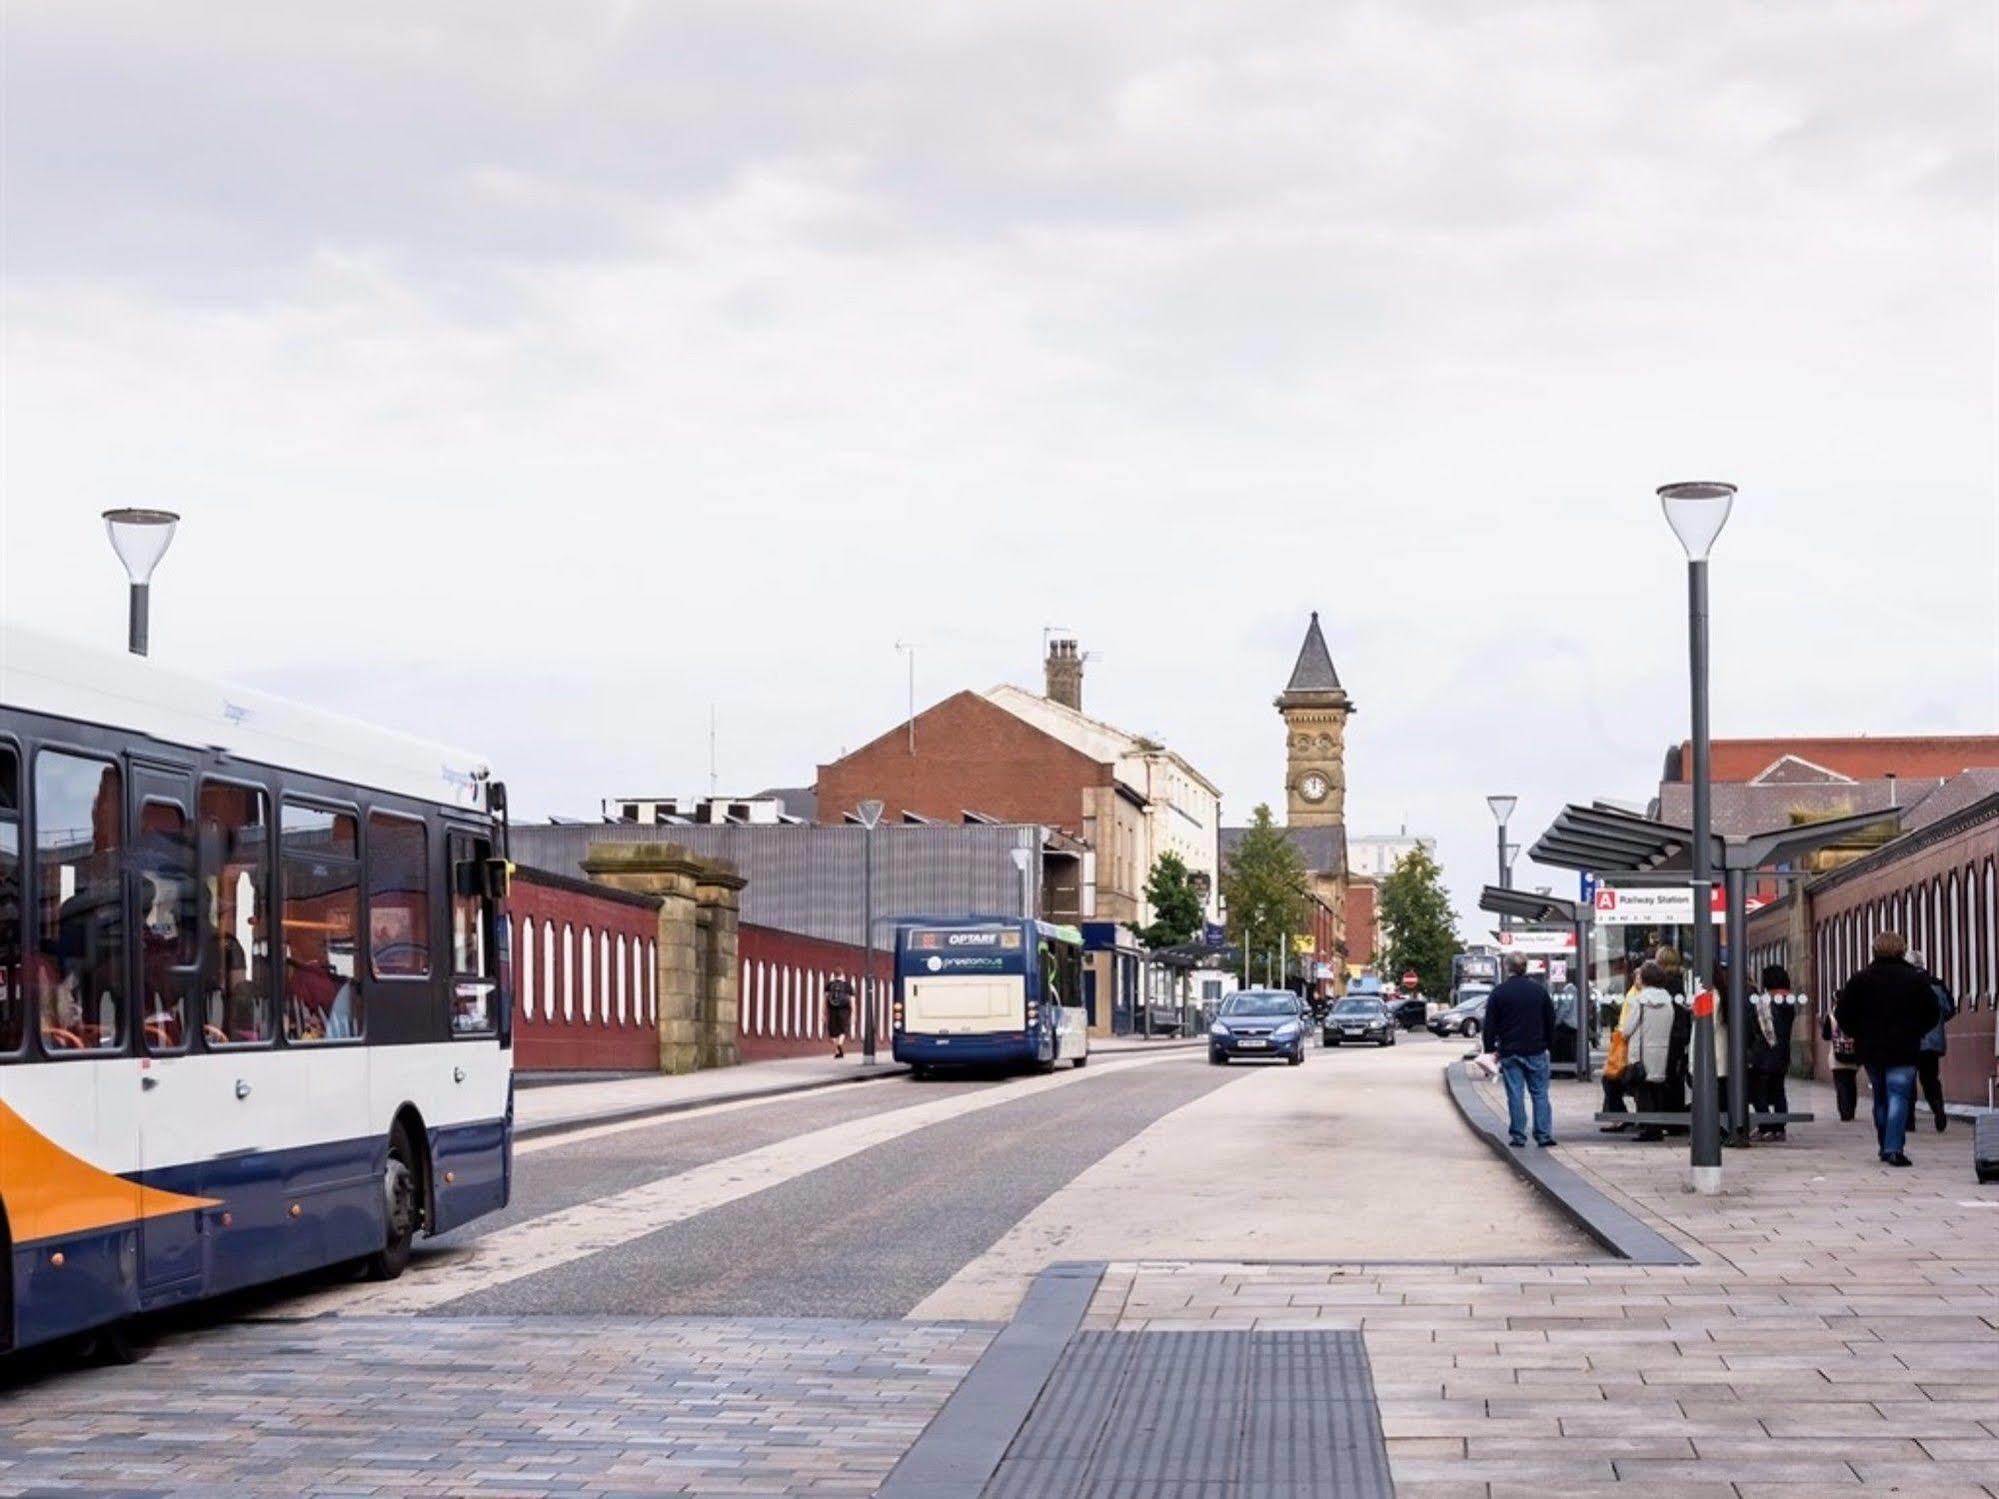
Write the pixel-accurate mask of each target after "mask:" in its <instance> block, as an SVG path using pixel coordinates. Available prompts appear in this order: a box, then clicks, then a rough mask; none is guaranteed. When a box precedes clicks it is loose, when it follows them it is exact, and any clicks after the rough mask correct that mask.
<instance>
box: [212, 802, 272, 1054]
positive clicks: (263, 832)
mask: <svg viewBox="0 0 1999 1499" xmlns="http://www.w3.org/2000/svg"><path fill="white" fill-rule="evenodd" d="M268 805H269V803H268V801H267V799H266V797H265V795H264V792H263V790H262V789H261V788H260V787H256V786H230V785H225V784H223V783H221V782H218V781H209V782H207V783H206V784H204V785H203V786H202V788H201V871H202V882H203V886H204V889H205V893H206V906H207V911H208V921H207V932H206V939H205V940H206V942H207V946H208V982H207V987H206V990H205V991H204V992H205V996H206V998H205V1001H204V1005H203V1016H202V1021H203V1023H202V1035H203V1038H204V1039H205V1040H206V1042H207V1044H208V1045H210V1046H255V1045H260V1044H264V1043H268V1042H269V1041H270V1039H271V1037H272V1035H273V1034H274V1031H275V1027H273V1025H272V1024H271V915H270V904H269V903H270V873H269V864H270V815H269V812H268V811H267V807H268Z"/></svg>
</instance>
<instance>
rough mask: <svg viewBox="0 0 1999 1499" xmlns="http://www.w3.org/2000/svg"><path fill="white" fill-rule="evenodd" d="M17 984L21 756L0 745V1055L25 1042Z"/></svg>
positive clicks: (24, 1009) (24, 1008) (23, 998)
mask: <svg viewBox="0 0 1999 1499" xmlns="http://www.w3.org/2000/svg"><path fill="white" fill-rule="evenodd" d="M23 988H24V986H23V984H22V982H21V756H20V753H19V751H17V750H16V749H15V748H14V746H13V745H11V744H0V1054H6V1055H12V1054H14V1053H15V1052H18V1051H19V1050H20V1049H21V1046H22V1043H23V1042H25V1041H26V1040H27V1039H28V1004H27V995H26V994H25V993H24V992H23Z"/></svg>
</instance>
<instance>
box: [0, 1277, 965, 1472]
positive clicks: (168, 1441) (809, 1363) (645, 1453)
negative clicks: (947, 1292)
mask: <svg viewBox="0 0 1999 1499" xmlns="http://www.w3.org/2000/svg"><path fill="white" fill-rule="evenodd" d="M994 1331H995V1329H993V1328H991V1327H971V1326H950V1325H943V1324H934V1323H933V1324H923V1323H914V1322H846V1321H830V1320H828V1321H821V1320H779V1319H769V1320H758V1319H737V1320H699V1319H687V1318H673V1317H664V1318H657V1319H646V1318H574V1317H526V1318H520V1317H512V1318H458V1317H449V1318H447V1317H426V1318H411V1317H322V1318H317V1319H314V1320H312V1321H309V1322H293V1323H278V1322H261V1323H250V1324H239V1325H231V1326H217V1327H213V1328H211V1329H209V1330H206V1331H202V1332H197V1333H194V1334H191V1335H187V1336H179V1337H174V1338H171V1339H168V1340H167V1341H165V1342H163V1343H162V1344H161V1345H160V1346H159V1347H158V1348H157V1349H155V1350H154V1352H153V1353H152V1355H151V1356H150V1357H148V1358H146V1359H145V1360H143V1361H142V1362H140V1363H138V1364H136V1365H133V1366H131V1367H128V1368H121V1369H83V1370H78V1371H76V1372H74V1373H68V1374H55V1375H51V1376H48V1377H45V1378H42V1379H39V1380H36V1381H34V1382H32V1383H24V1384H21V1385H17V1386H15V1387H14V1388H12V1389H11V1390H6V1391H4V1392H0V1494H4V1495H10V1496H11V1495H40V1494H79V1493H87V1494H113V1495H124V1496H131V1495H141V1494H176V1495H182V1494H221V1493H231V1494H286V1495H312V1496H329V1499H331V1496H342V1499H346V1496H356V1499H358V1496H364V1495H446V1494H449V1495H467V1496H472V1495H479V1496H485V1495H512V1496H520V1495H524V1494H573V1495H588V1496H592V1499H602V1496H612V1495H641V1494H643V1495H659V1494H714V1495H725V1494H726V1495H836V1494H870V1493H872V1492H874V1489H875V1487H876V1486H877V1485H878V1484H879V1483H880V1482H881V1480H882V1478H883V1477H884V1476H886V1474H887V1473H888V1470H889V1469H890V1468H891V1467H893V1466H894V1464H895V1461H896V1459H897V1458H899V1457H900V1456H901V1455H902V1454H903V1452H904V1451H905V1450H906V1449H907V1448H908V1447H909V1445H910V1444H911V1443H912V1442H913V1441H915V1439H916V1436H917V1434H918V1433H919V1432H920V1431H921V1430H922V1429H923V1427H924V1426H925V1425H926V1424H927V1423H928V1422H929V1420H930V1418H931V1416H933V1415H934V1414H935V1413H936V1411H937V1409H938V1407H939V1406H941V1405H942V1404H943V1403H944V1400H945V1398H946V1397H947V1396H948V1395H949V1394H950V1392H951V1391H952V1390H953V1389H954V1388H956V1386H957V1384H958V1382H959V1381H960V1380H961V1379H962V1378H963V1377H964V1375H965V1372H966V1371H967V1370H968V1369H969V1368H970V1367H971V1365H972V1364H973V1363H974V1362H975V1361H976V1360H977V1358H978V1356H979V1354H980V1353H982V1352H983V1351H984V1349H985V1346H986V1344H987V1343H988V1342H989V1341H990V1340H991V1338H992V1336H993V1334H994Z"/></svg>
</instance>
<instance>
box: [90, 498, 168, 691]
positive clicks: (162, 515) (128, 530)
mask: <svg viewBox="0 0 1999 1499" xmlns="http://www.w3.org/2000/svg"><path fill="white" fill-rule="evenodd" d="M179 524H180V517H179V516H178V515H176V514H175V513H174V512H173V511H171V510H107V511H105V512H104V530H105V534H106V535H108V536H109V537H110V538H111V550H112V551H114V552H116V553H117V554H118V560H119V561H120V562H122V563H124V564H125V576H126V577H127V578H129V579H130V580H131V584H132V600H131V610H130V613H129V614H128V616H127V621H128V622H127V626H126V636H125V643H126V645H127V646H128V647H129V648H130V650H131V652H132V654H133V655H135V656H143V655H145V654H146V647H147V643H148V642H147V633H148V624H149V619H150V615H151V604H152V593H153V569H154V568H156V567H158V566H159V565H160V559H161V558H162V557H164V556H166V554H167V548H168V547H169V546H171V545H172V544H173V539H174V528H175V527H176V526H178V525H179Z"/></svg>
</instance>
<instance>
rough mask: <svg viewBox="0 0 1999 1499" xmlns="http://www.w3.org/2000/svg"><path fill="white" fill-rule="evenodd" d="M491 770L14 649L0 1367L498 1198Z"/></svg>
mask: <svg viewBox="0 0 1999 1499" xmlns="http://www.w3.org/2000/svg"><path fill="white" fill-rule="evenodd" d="M504 809H505V794H504V791H503V789H502V788H501V787H500V786H499V785H498V784H497V783H495V782H494V781H493V780H492V779H491V778H490V776H489V774H488V771H487V769H486V767H485V765H484V764H483V763H482V762H481V761H480V760H479V759H478V758H477V757H476V756H472V755H468V754H465V753H463V752H461V751H457V750H451V749H446V748H444V747H442V746H439V745H434V744H428V743H425V742H422V741H420V740H414V739H409V738H405V737H403V736H400V735H396V734H390V733H385V732H383V731H381V730H377V729H373V728H369V727H367V726H365V725H362V724H358V723H354V722H351V721H348V720H346V719H342V718H338V717H334V716H332V715H329V714H323V713H316V712H312V711H309V710H307V709H303V708H299V707H296V706H293V705H291V704H288V703H284V702H281V701H279V700H277V699H273V698H269V697H265V696H262V695H260V694H257V693H253V692H248V691H244V690H241V689H238V688H234V687H225V686H222V685H220V684H217V683H211V682H205V681H201V680H198V679H196V678H193V677H189V676H184V675H182V674H179V673H177V672H173V671H170V670H167V669H164V668H162V667H160V666H158V665H156V664H154V663H152V662H150V661H147V660H144V659H142V658H140V657H136V656H127V655H112V654H107V653H101V652H95V651H90V650H86V649H83V648H81V647H78V646H76V645H73V644H70V643H67V642H63V641H59V640H56V639H52V638H50V637H48V636H45V635H41V634H38V633H34V632H30V631H26V630H22V629H19V628H15V627H11V626H0V1351H4V1350H7V1349H18V1348H25V1347H28V1346H31V1345H33V1344H37V1343H42V1342H46V1341H48V1340H49V1339H51V1338H56V1337H61V1336H63V1335H66V1334H70V1333H76V1332H81V1331H85V1330H87V1329H91V1328H104V1327H106V1326H107V1325H109V1324H115V1323H118V1322H120V1321H122V1320H123V1319H125V1318H128V1317H131V1316H133V1315H134V1314H137V1313H141V1312H147V1311H151V1310H153V1309H155V1308H159V1307H163V1306H169V1305H173V1304H175V1303H179V1302H184V1301H189V1300H193V1299H195V1298H198V1297H202V1296H208V1295H212V1294H214V1293H216V1292H219V1291H226V1290H230V1289H233V1288H236V1287H241V1286H247V1285H251V1284H254V1283H256V1282H260V1281H268V1280H273V1279H277V1278H279V1277H283V1276H288V1275H293V1274H297V1273H299V1272H301V1271H307V1270H312V1269H316V1268H318V1267H321V1266H328V1265H334V1264H340V1263H343V1262H353V1263H355V1264H356V1265H357V1266H365V1267H366V1268H367V1269H368V1270H369V1272H370V1273H372V1274H374V1275H375V1276H377V1277H381V1278H388V1277H392V1276H395V1275H397V1274H399V1273H401V1271H402V1269H403V1267H404V1265H405V1264H406V1263H407V1262H408V1259H409V1255H410V1245H411V1242H412V1240H413V1239H414V1238H415V1237H416V1236H417V1234H419V1233H439V1232H442V1231H444V1230H446V1229H449V1228H452V1227H454V1226H456V1225H458V1224H461V1223H464V1222H466V1221H467V1220H468V1219H471V1218H475V1217H477V1216H479V1215H480V1214H482V1213H488V1212H492V1211H493V1210H495V1209H497V1208H499V1207H502V1206H504V1205H505V1203H506V1201H507V1193H508V1185H509V1175H510V1170H511V1135H512V1115H513V1107H512V1092H511V1088H512V1076H511V1069H510V1067H509V1062H510V1060H511V1053H510V1051H509V1036H508V1024H509V1014H508V1006H507V1005H506V1004H505V1002H504V999H503V996H504V995H505V994H506V992H507V990H506V988H505V983H504V981H505V974H504V966H505V961H506V955H505V952H504V950H503V943H504V940H505V933H506V930H507V929H506V923H505V921H504V919H503V915H502V911H501V903H502V900H503V898H504V895H505V888H506V874H507V865H506V863H505V860H504Z"/></svg>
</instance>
